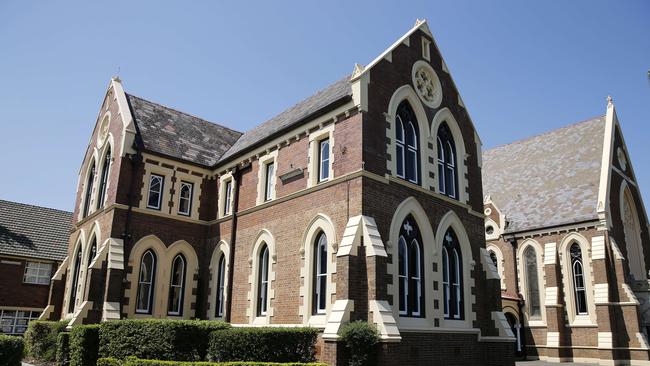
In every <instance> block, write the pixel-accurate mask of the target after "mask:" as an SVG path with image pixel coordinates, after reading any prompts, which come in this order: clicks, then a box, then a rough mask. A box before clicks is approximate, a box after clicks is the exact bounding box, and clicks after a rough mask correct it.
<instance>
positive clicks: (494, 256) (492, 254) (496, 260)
mask: <svg viewBox="0 0 650 366" xmlns="http://www.w3.org/2000/svg"><path fill="white" fill-rule="evenodd" d="M490 260H492V263H494V266H495V267H497V271H498V270H499V258H497V254H496V253H495V252H494V251H492V250H490Z"/></svg>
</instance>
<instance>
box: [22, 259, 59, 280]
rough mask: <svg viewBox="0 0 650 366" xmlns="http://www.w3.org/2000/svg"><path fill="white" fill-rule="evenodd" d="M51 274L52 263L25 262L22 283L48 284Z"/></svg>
mask: <svg viewBox="0 0 650 366" xmlns="http://www.w3.org/2000/svg"><path fill="white" fill-rule="evenodd" d="M51 276H52V263H43V262H27V264H26V265H25V275H24V276H23V282H24V283H33V284H37V285H49V284H50V277H51Z"/></svg>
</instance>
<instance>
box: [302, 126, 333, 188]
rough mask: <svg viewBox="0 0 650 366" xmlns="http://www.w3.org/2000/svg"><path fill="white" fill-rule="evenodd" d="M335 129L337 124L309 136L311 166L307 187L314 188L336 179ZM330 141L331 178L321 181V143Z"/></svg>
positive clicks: (329, 165) (308, 170) (308, 167)
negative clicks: (326, 140)
mask: <svg viewBox="0 0 650 366" xmlns="http://www.w3.org/2000/svg"><path fill="white" fill-rule="evenodd" d="M334 128H335V124H333V123H332V124H330V125H328V126H327V127H323V128H321V129H319V130H317V131H315V132H312V133H311V134H310V135H309V165H308V166H307V173H308V177H309V179H308V180H307V187H313V186H316V185H318V184H321V183H324V182H328V181H331V180H332V179H334V177H335V174H334V169H333V167H334V158H335V156H334V147H335V141H334ZM325 139H328V140H329V161H328V170H329V176H328V177H327V178H325V179H322V180H321V179H320V178H321V177H320V174H321V168H320V164H321V161H320V157H321V154H320V149H321V141H323V140H325Z"/></svg>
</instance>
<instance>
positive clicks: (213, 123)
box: [124, 91, 244, 135]
mask: <svg viewBox="0 0 650 366" xmlns="http://www.w3.org/2000/svg"><path fill="white" fill-rule="evenodd" d="M124 94H126V95H128V96H130V97H133V98H138V99H140V100H142V101H145V102H147V103H151V104H155V105H157V106H159V107H162V108H165V109H170V110H172V111H174V112H177V113H181V114H184V115H186V116H189V117H192V118H196V119H198V120H201V121H203V122H206V123H208V124H211V125H215V126H218V127H221V128H224V129H226V130H229V131H232V132H235V133H238V134H240V135H243V134H244V133H243V132H241V131H237V130H235V129H232V128H230V127H227V126H224V125H222V124H220V123H217V122H212V121H208V120H207V119H205V118H203V117H199V116H196V115H193V114H191V113H188V112H183V111H181V110H179V109H176V108H172V107H169V106H166V105H164V104H161V103H158V102H153V101H151V100H149V99H144V98H142V97H139V96H137V95H134V94H131V93H127V92H126V91H125V92H124Z"/></svg>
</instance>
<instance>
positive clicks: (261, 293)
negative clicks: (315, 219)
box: [257, 243, 269, 316]
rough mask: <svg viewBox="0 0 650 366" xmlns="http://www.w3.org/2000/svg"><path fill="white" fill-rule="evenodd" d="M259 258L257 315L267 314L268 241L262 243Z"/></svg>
mask: <svg viewBox="0 0 650 366" xmlns="http://www.w3.org/2000/svg"><path fill="white" fill-rule="evenodd" d="M258 260H259V262H258V268H259V271H258V274H257V316H265V315H266V310H267V305H268V304H267V303H268V291H269V247H268V246H267V245H266V243H264V244H262V249H261V250H260V255H259V258H258Z"/></svg>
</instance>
